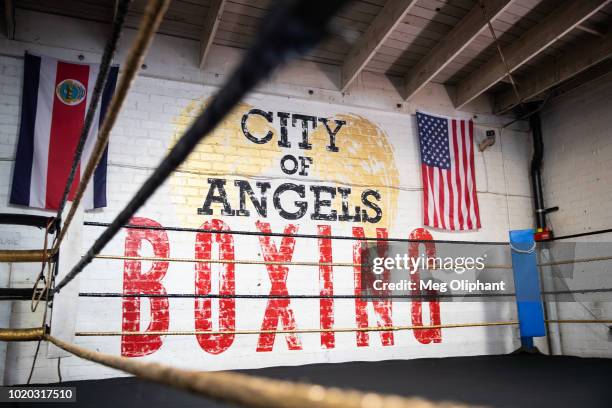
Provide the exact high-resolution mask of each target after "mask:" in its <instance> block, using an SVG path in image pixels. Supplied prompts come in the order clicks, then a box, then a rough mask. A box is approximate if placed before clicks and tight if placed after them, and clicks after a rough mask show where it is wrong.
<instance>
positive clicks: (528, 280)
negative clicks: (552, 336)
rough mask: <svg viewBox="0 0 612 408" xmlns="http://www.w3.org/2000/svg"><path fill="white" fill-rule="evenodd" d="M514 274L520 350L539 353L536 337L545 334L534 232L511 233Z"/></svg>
mask: <svg viewBox="0 0 612 408" xmlns="http://www.w3.org/2000/svg"><path fill="white" fill-rule="evenodd" d="M510 249H511V253H512V272H513V275H514V286H515V292H516V308H517V311H518V320H519V329H520V336H521V348H520V349H519V350H517V351H519V352H520V351H526V352H531V353H533V352H537V351H538V350H537V348H535V347H534V344H533V338H534V337H543V336H545V335H546V328H545V325H544V311H543V309H542V294H541V290H540V278H539V274H538V265H537V256H536V251H535V241H534V238H533V229H526V230H515V231H510Z"/></svg>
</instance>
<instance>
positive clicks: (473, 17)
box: [405, 0, 512, 100]
mask: <svg viewBox="0 0 612 408" xmlns="http://www.w3.org/2000/svg"><path fill="white" fill-rule="evenodd" d="M510 3H512V0H483V1H482V4H483V5H484V12H485V13H486V16H487V18H488V19H489V20H495V19H496V18H497V17H498V16H499V15H500V14H501V13H503V11H504V10H506V8H507V7H508V6H509V5H510ZM486 27H487V20H486V19H485V17H484V14H483V9H482V7H481V5H480V4H476V5H475V6H474V7H473V8H472V9H471V10H470V11H469V12H468V14H466V15H465V17H463V19H461V21H460V22H459V23H457V25H456V26H455V27H454V28H453V29H452V30H451V32H450V33H448V34H447V35H446V36H445V37H444V38H443V39H442V40H441V41H440V42H439V43H438V45H436V46H435V47H434V48H433V49H432V50H431V51H430V52H429V53H428V54H427V55H426V56H425V57H423V58H422V59H421V60H420V61H419V62H418V63H417V64H416V65H415V66H414V67H413V68H412V69H411V70H410V71H409V72H408V74H406V94H405V97H406V99H407V100H408V99H410V98H412V97H413V96H414V95H415V94H416V93H417V92H418V91H419V90H421V89H422V88H423V87H424V86H425V85H427V83H428V82H429V81H431V80H432V79H433V78H434V77H435V76H436V75H438V73H439V72H440V71H442V70H443V69H444V68H445V67H446V66H447V65H448V64H449V63H450V62H452V61H453V59H455V57H457V55H459V53H461V51H463V50H464V49H465V47H467V46H468V45H469V44H470V42H472V40H474V38H476V37H477V36H478V35H479V34H480V33H481V32H482V31H483V30H484V29H485V28H486Z"/></svg>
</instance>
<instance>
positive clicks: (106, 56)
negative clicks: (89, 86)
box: [57, 0, 132, 245]
mask: <svg viewBox="0 0 612 408" xmlns="http://www.w3.org/2000/svg"><path fill="white" fill-rule="evenodd" d="M131 2H132V0H120V1H118V2H116V4H117V9H116V11H115V17H114V20H113V28H112V30H111V35H110V37H109V39H108V41H107V43H106V45H105V47H104V53H103V54H102V59H101V60H100V70H99V71H98V77H97V78H96V84H95V85H94V90H93V93H92V94H91V96H90V97H88V98H90V102H89V107H88V108H87V113H86V114H85V120H84V122H83V128H82V129H81V135H80V136H79V141H78V144H77V147H76V150H75V151H74V157H73V159H72V166H71V168H70V173H68V178H67V179H66V186H65V187H64V193H63V194H62V198H61V200H60V204H59V207H58V210H57V218H58V219H59V217H61V216H62V212H63V211H64V207H65V206H66V202H67V201H68V195H69V194H70V189H71V187H72V183H73V182H74V178H75V177H76V172H77V168H78V167H79V162H80V161H81V156H82V155H83V149H84V148H85V142H86V141H87V137H88V136H89V131H90V130H91V125H92V123H93V121H94V118H95V113H96V110H97V109H98V105H99V103H100V97H101V95H102V91H103V90H104V87H105V86H106V81H107V80H108V74H109V72H110V67H111V63H112V60H113V57H114V56H115V51H116V50H117V44H118V43H119V38H120V37H121V33H122V31H123V23H124V21H125V16H126V14H127V12H128V9H129V7H130V3H131ZM67 227H68V226H67V225H66V229H67ZM58 245H59V244H58Z"/></svg>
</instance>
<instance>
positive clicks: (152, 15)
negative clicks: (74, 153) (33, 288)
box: [53, 0, 170, 252]
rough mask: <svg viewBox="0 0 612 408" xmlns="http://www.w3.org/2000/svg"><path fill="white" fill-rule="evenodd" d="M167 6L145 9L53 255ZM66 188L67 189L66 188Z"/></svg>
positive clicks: (161, 2)
mask: <svg viewBox="0 0 612 408" xmlns="http://www.w3.org/2000/svg"><path fill="white" fill-rule="evenodd" d="M169 4H170V0H150V1H149V3H148V4H147V8H146V9H145V12H144V15H143V18H142V23H141V24H140V27H139V29H138V35H137V37H136V40H134V42H133V43H132V47H131V48H130V52H129V54H128V57H127V61H126V63H125V70H124V72H123V75H122V76H121V78H120V80H119V84H118V85H117V89H116V91H115V93H114V95H113V98H112V99H111V102H110V105H109V107H108V111H107V112H106V115H104V121H103V122H102V126H101V128H100V131H99V132H98V137H97V139H96V144H95V146H94V147H93V151H92V153H91V156H90V158H89V161H88V162H87V167H86V168H85V171H84V172H83V174H82V175H81V182H80V183H79V187H78V189H77V192H76V193H75V195H74V200H73V202H72V205H71V206H70V211H69V212H68V215H67V216H66V220H65V222H64V225H63V227H62V230H61V232H60V235H59V239H58V240H57V244H56V246H55V247H54V248H53V250H54V252H57V251H58V250H59V246H60V245H61V243H62V241H63V239H64V237H65V235H66V232H67V231H68V228H69V227H70V223H71V222H72V220H73V218H74V215H75V213H76V210H77V208H78V207H79V204H80V202H81V199H82V198H83V195H84V194H85V189H86V188H87V184H89V181H90V180H91V177H92V176H93V173H94V171H95V169H96V167H97V165H98V163H99V162H100V159H101V158H102V156H103V155H104V151H105V150H106V147H107V145H108V139H109V137H110V132H111V130H112V129H113V126H114V125H115V122H116V121H117V117H118V115H119V111H120V110H121V107H122V106H123V102H124V101H125V98H126V97H127V94H128V91H129V89H130V87H131V85H132V83H133V82H134V79H135V78H136V74H137V73H138V71H139V70H140V67H141V65H142V63H143V61H144V57H145V54H146V53H147V50H148V49H149V46H150V45H151V42H152V41H153V36H154V35H155V32H156V31H157V29H158V28H159V25H160V23H161V21H162V19H163V17H164V14H165V13H166V10H167V9H168V5H169ZM67 188H70V187H67Z"/></svg>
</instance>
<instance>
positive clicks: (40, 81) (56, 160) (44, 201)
mask: <svg viewBox="0 0 612 408" xmlns="http://www.w3.org/2000/svg"><path fill="white" fill-rule="evenodd" d="M98 71H99V65H98V64H75V63H71V62H65V61H60V60H57V59H55V58H51V57H46V56H36V55H32V54H26V55H25V63H24V71H23V95H22V103H21V125H20V129H19V142H18V145H17V157H16V160H15V171H14V173H13V185H12V190H11V198H10V202H11V203H12V204H18V205H25V206H29V207H37V208H45V209H49V210H53V209H57V208H58V207H59V202H60V200H61V198H62V194H63V192H64V188H65V185H66V180H67V178H68V174H69V173H70V167H71V166H72V160H73V158H74V152H75V150H76V147H77V144H78V140H79V136H80V134H81V129H82V127H83V123H84V121H85V112H86V111H87V109H88V107H89V103H90V97H89V96H90V95H91V94H92V93H93V88H94V85H95V82H96V78H97V76H98ZM118 72H119V67H117V66H113V67H111V70H110V73H109V77H108V80H107V82H106V86H105V88H104V91H103V93H102V97H101V100H100V104H99V106H98V109H97V110H96V114H95V116H94V121H93V124H92V126H91V129H90V131H89V135H88V137H87V142H86V143H85V148H84V150H83V155H82V156H81V163H80V164H79V168H78V171H77V173H76V177H75V180H74V183H73V184H72V186H71V190H70V195H69V199H72V198H73V196H74V194H75V193H76V189H77V186H78V184H79V180H80V174H81V171H83V170H84V169H85V163H87V161H88V160H89V157H90V155H91V153H92V149H93V146H94V144H95V141H96V136H97V134H98V127H99V126H100V125H101V124H102V119H103V118H104V114H105V113H106V108H107V106H108V103H109V102H110V99H111V97H112V94H113V92H114V90H115V84H116V82H117V75H118ZM107 153H108V147H107V150H106V151H105V152H104V156H103V157H102V160H101V161H100V163H99V165H98V166H97V168H96V170H95V173H94V177H93V183H90V184H89V186H88V187H87V190H86V192H85V196H84V197H83V203H84V205H85V208H87V209H91V208H100V207H105V206H106V163H107ZM81 164H82V166H81Z"/></svg>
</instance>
